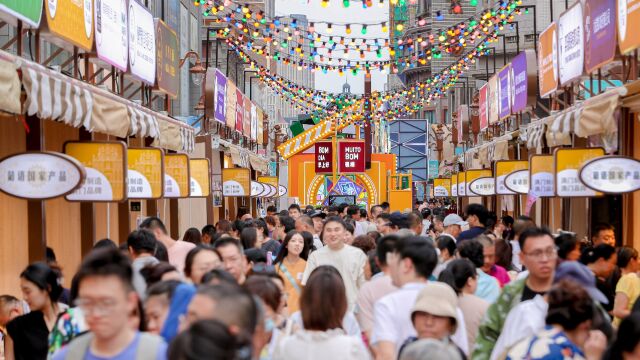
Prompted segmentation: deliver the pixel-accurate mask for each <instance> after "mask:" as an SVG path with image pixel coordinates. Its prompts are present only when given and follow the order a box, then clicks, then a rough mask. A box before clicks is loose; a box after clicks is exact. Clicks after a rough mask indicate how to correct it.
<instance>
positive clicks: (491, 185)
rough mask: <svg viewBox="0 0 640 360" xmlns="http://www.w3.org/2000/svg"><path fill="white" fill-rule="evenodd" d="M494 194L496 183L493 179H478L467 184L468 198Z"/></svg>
mask: <svg viewBox="0 0 640 360" xmlns="http://www.w3.org/2000/svg"><path fill="white" fill-rule="evenodd" d="M495 194H496V183H495V180H494V179H493V177H479V178H477V179H475V180H473V181H471V182H469V195H470V196H491V195H495Z"/></svg>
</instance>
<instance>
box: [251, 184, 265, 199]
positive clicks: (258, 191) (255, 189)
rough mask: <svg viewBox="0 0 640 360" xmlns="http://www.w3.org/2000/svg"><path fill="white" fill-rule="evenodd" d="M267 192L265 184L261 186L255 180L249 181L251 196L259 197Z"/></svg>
mask: <svg viewBox="0 0 640 360" xmlns="http://www.w3.org/2000/svg"><path fill="white" fill-rule="evenodd" d="M267 192H269V189H267V188H266V186H263V185H262V184H260V183H259V182H257V181H251V197H259V196H262V195H263V194H266V193H267Z"/></svg>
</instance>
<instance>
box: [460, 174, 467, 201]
mask: <svg viewBox="0 0 640 360" xmlns="http://www.w3.org/2000/svg"><path fill="white" fill-rule="evenodd" d="M466 178H467V176H466V173H465V172H464V171H463V172H459V173H458V196H467V180H466Z"/></svg>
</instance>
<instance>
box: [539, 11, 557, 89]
mask: <svg viewBox="0 0 640 360" xmlns="http://www.w3.org/2000/svg"><path fill="white" fill-rule="evenodd" d="M557 31H558V26H557V25H556V23H555V22H553V23H551V24H550V25H549V26H547V28H546V29H545V30H544V31H543V32H542V33H540V37H539V38H538V71H539V72H540V73H539V76H538V81H539V87H540V97H543V98H545V97H548V96H549V95H551V93H553V92H554V91H556V89H557V88H558V40H557V36H556V32H557Z"/></svg>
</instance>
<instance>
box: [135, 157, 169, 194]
mask: <svg viewBox="0 0 640 360" xmlns="http://www.w3.org/2000/svg"><path fill="white" fill-rule="evenodd" d="M127 160H128V170H127V178H128V179H129V184H128V189H127V193H128V198H129V199H159V198H161V197H162V192H163V190H164V186H163V184H164V181H163V179H164V151H162V149H151V148H150V149H127Z"/></svg>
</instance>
